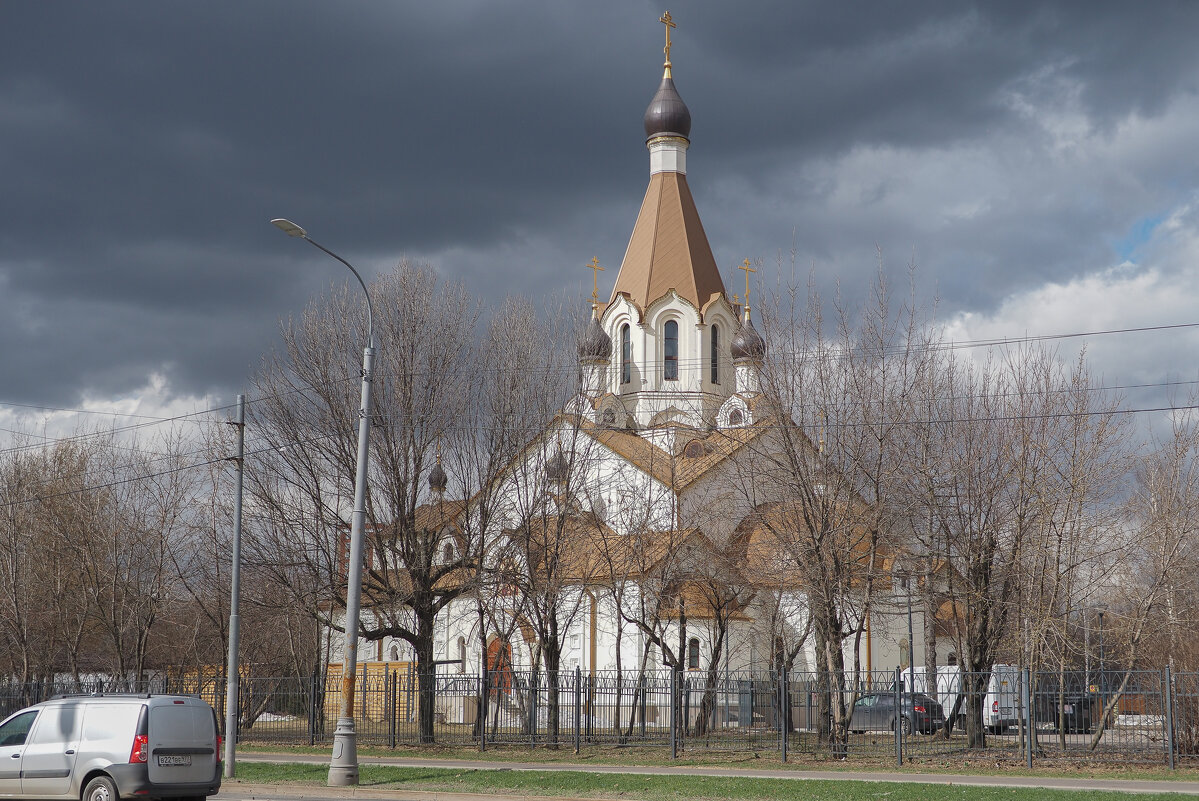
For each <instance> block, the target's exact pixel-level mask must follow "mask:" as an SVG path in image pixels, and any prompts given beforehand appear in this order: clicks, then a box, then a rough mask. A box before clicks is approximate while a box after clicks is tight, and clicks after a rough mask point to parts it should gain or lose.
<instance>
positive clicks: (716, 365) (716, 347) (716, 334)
mask: <svg viewBox="0 0 1199 801" xmlns="http://www.w3.org/2000/svg"><path fill="white" fill-rule="evenodd" d="M712 383H713V384H719V383H720V326H718V325H715V324H713V325H712Z"/></svg>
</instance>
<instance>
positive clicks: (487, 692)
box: [477, 655, 499, 753]
mask: <svg viewBox="0 0 1199 801" xmlns="http://www.w3.org/2000/svg"><path fill="white" fill-rule="evenodd" d="M488 681H489V679H488V677H487V656H486V655H484V656H483V675H482V679H481V681H480V684H479V690H480V691H479V706H480V707H482V708H481V709H480V710H479V714H478V715H477V717H478V719H479V753H483V752H485V751H487V707H488V706H490V705H491V688H490V687H488V686H487V682H488ZM496 714H499V713H498V712H497V713H496Z"/></svg>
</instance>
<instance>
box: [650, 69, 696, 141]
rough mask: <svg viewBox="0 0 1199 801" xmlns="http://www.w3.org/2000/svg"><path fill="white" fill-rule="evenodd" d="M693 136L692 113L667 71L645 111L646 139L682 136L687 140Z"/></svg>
mask: <svg viewBox="0 0 1199 801" xmlns="http://www.w3.org/2000/svg"><path fill="white" fill-rule="evenodd" d="M690 135H691V112H690V111H688V110H687V104H686V103H684V102H683V98H681V97H679V93H678V90H676V89H675V88H674V79H673V78H671V77H670V70H669V68H668V69H667V72H666V74H665V75H663V76H662V83H661V85H659V86H658V92H657V94H655V95H654V99H653V100H651V101H649V108H647V109H646V110H645V137H646V139H653V138H654V137H657V136H681V137H683V138H684V139H687V137H689V136H690Z"/></svg>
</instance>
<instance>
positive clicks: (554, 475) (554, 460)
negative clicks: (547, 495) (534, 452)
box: [545, 451, 570, 484]
mask: <svg viewBox="0 0 1199 801" xmlns="http://www.w3.org/2000/svg"><path fill="white" fill-rule="evenodd" d="M569 472H570V465H569V464H567V462H566V457H565V456H564V455H563V454H562V451H558V452H557V453H555V454H554V455H553V456H552V457H550V459H549V461H547V462H546V463H545V477H546V479H547V480H549V481H552V482H553V483H555V484H561V483H562V482H564V481H566V475H567V473H569Z"/></svg>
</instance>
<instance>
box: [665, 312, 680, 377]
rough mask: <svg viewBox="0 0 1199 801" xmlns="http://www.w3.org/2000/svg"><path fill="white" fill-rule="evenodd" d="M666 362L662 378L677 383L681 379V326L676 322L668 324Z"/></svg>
mask: <svg viewBox="0 0 1199 801" xmlns="http://www.w3.org/2000/svg"><path fill="white" fill-rule="evenodd" d="M665 334H666V362H665V364H664V365H663V370H662V377H663V378H665V379H666V380H667V381H675V380H677V379H678V377H679V324H678V323H676V322H675V321H674V320H668V321H667V322H666V331H665Z"/></svg>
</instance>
